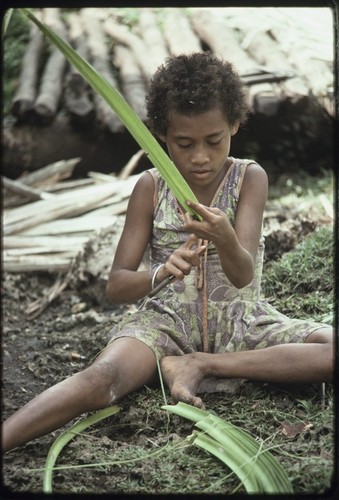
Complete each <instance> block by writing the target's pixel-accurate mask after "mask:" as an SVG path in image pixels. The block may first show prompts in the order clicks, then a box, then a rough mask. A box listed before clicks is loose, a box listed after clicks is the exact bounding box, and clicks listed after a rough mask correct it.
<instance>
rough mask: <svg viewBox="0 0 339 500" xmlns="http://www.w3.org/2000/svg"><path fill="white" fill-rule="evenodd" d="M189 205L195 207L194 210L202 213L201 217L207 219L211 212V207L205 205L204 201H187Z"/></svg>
mask: <svg viewBox="0 0 339 500" xmlns="http://www.w3.org/2000/svg"><path fill="white" fill-rule="evenodd" d="M186 203H187V205H188V206H189V207H191V208H193V210H194V211H195V212H197V213H198V214H199V215H201V217H202V218H203V219H205V217H207V218H208V216H209V214H210V210H209V207H206V206H205V205H203V204H202V203H196V202H194V201H187V202H186ZM192 220H193V219H192Z"/></svg>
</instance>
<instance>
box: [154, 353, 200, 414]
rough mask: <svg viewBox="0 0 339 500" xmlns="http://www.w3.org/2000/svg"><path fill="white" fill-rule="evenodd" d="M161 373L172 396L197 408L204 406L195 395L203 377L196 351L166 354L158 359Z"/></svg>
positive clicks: (176, 400) (175, 399)
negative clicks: (179, 354)
mask: <svg viewBox="0 0 339 500" xmlns="http://www.w3.org/2000/svg"><path fill="white" fill-rule="evenodd" d="M160 367H161V372H162V375H163V377H164V379H165V382H166V384H167V385H168V387H169V389H170V391H171V395H172V398H173V399H174V401H175V402H176V403H177V402H178V401H182V402H184V403H188V404H190V405H192V406H196V407H198V408H204V404H203V402H202V399H201V398H199V397H197V396H196V392H197V389H198V388H199V386H200V382H201V381H202V379H203V374H202V371H201V369H200V367H199V362H198V359H197V355H196V353H193V354H186V355H183V356H167V357H165V358H162V360H161V361H160Z"/></svg>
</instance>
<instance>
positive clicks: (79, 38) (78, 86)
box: [64, 12, 95, 128]
mask: <svg viewBox="0 0 339 500" xmlns="http://www.w3.org/2000/svg"><path fill="white" fill-rule="evenodd" d="M67 23H68V26H69V38H70V42H71V44H72V46H73V47H74V49H75V50H76V52H77V53H78V54H79V55H80V56H81V57H83V58H84V59H85V60H86V61H87V60H88V59H89V51H88V46H87V41H86V37H85V34H84V31H83V26H82V24H81V19H80V16H79V14H78V13H74V12H72V13H70V14H69V16H68V18H67ZM64 100H65V108H66V109H67V111H68V113H69V116H70V119H71V122H72V123H73V124H74V125H75V126H78V127H81V128H83V127H85V128H88V127H89V126H91V125H93V122H94V119H95V110H94V105H93V103H92V101H91V99H90V88H89V85H88V84H87V82H86V81H85V80H84V78H83V77H82V76H81V74H80V73H79V71H78V70H77V69H76V68H75V67H74V66H73V65H71V66H70V69H69V72H68V74H67V77H66V82H65V93H64Z"/></svg>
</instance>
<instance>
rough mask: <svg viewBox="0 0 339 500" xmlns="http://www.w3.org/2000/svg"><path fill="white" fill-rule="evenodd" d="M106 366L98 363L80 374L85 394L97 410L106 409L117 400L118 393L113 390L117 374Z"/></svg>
mask: <svg viewBox="0 0 339 500" xmlns="http://www.w3.org/2000/svg"><path fill="white" fill-rule="evenodd" d="M104 365H105V364H104V363H96V364H93V365H91V366H89V367H88V368H85V370H83V371H82V372H80V373H79V376H80V377H81V381H82V387H83V390H84V394H87V395H88V398H89V399H92V401H93V403H94V405H95V406H96V407H97V408H105V407H106V406H108V405H110V404H112V403H113V402H114V401H115V400H116V399H117V394H116V391H114V390H113V386H114V381H115V379H116V378H117V374H116V373H114V371H115V370H114V368H112V367H109V369H108V367H107V366H104Z"/></svg>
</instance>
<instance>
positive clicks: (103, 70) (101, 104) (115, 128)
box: [80, 8, 124, 133]
mask: <svg viewBox="0 0 339 500" xmlns="http://www.w3.org/2000/svg"><path fill="white" fill-rule="evenodd" d="M80 15H81V21H82V23H83V25H84V29H85V32H86V34H87V43H88V49H89V53H90V57H91V62H92V65H93V66H94V68H95V69H96V70H97V71H98V72H99V73H100V74H101V76H103V77H104V78H105V79H106V80H107V81H108V82H109V83H110V84H111V85H112V87H114V88H116V89H118V84H117V81H116V79H115V78H114V76H113V72H112V70H111V68H110V66H109V54H108V49H107V44H106V40H105V36H104V32H103V28H102V23H101V21H100V13H98V11H97V9H95V8H85V9H82V10H81V11H80ZM94 104H95V109H96V117H97V120H98V122H99V123H100V124H101V126H103V127H107V128H108V129H109V130H110V131H111V132H113V133H116V132H121V131H122V130H123V128H124V127H123V124H122V123H121V121H120V119H119V118H118V116H117V115H116V113H114V111H113V110H112V108H111V107H110V106H109V105H108V104H107V103H106V102H105V101H104V100H103V98H102V97H101V96H99V95H97V94H95V95H94Z"/></svg>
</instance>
